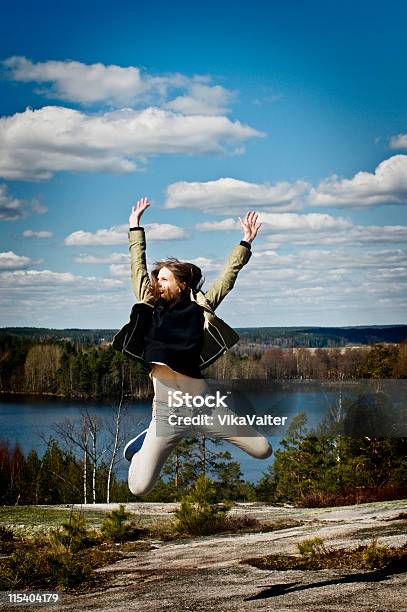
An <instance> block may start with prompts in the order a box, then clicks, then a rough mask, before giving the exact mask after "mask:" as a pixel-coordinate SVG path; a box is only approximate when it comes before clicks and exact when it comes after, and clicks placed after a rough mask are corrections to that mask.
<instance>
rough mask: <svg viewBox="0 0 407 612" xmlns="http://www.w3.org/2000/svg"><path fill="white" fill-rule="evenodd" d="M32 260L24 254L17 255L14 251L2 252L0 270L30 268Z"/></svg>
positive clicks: (0, 254)
mask: <svg viewBox="0 0 407 612" xmlns="http://www.w3.org/2000/svg"><path fill="white" fill-rule="evenodd" d="M32 263H33V262H32V260H31V259H30V258H29V257H25V256H24V255H16V253H14V252H13V251H4V252H3V253H0V270H17V269H18V268H28V266H29V265H30V264H32Z"/></svg>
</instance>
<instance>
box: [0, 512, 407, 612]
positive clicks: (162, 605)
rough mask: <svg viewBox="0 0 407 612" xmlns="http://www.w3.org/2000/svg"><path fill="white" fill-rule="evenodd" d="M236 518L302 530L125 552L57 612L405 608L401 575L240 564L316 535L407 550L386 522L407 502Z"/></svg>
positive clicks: (400, 531) (394, 523) (394, 525)
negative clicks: (280, 522)
mask: <svg viewBox="0 0 407 612" xmlns="http://www.w3.org/2000/svg"><path fill="white" fill-rule="evenodd" d="M100 506H101V507H100V509H101V510H106V509H107V507H106V505H104V504H103V505H100ZM113 506H114V505H113V504H112V505H111V506H110V507H109V509H111V508H112V507H113ZM175 506H176V505H175V504H168V505H167V504H142V503H138V504H128V505H127V509H128V510H130V511H132V512H134V513H136V514H143V515H159V514H168V512H173V510H174V509H175ZM92 510H95V507H94V506H92ZM233 512H235V513H238V514H252V515H255V516H256V517H258V518H259V519H264V520H276V519H281V518H292V519H298V520H301V521H304V522H305V524H304V525H302V526H300V527H294V528H290V529H283V530H280V531H274V532H270V533H256V534H248V535H239V536H210V537H204V538H195V539H192V540H188V541H187V540H184V541H181V542H180V541H177V542H170V543H161V542H154V543H153V548H152V549H151V550H149V551H145V552H141V551H139V552H134V553H129V555H128V556H127V557H126V558H125V559H122V560H121V561H119V562H117V563H115V564H113V565H111V566H108V567H105V568H103V569H101V570H99V573H100V574H101V575H103V577H104V578H105V580H103V581H101V586H100V587H97V588H96V590H95V591H94V592H91V593H84V594H77V595H72V594H69V595H68V594H65V595H63V601H62V604H61V605H59V606H58V610H61V611H64V612H68V611H70V612H76V611H77V610H100V611H103V612H120V611H122V610H123V611H124V610H125V611H126V612H127V611H128V610H135V609H137V610H143V612H161V611H164V610H165V611H168V610H171V611H172V612H184V611H187V610H194V611H209V610H211V611H213V610H215V611H220V612H227V611H232V610H233V611H235V610H239V611H240V610H242V611H254V610H256V611H257V610H260V611H263V610H264V611H265V610H273V612H286V611H287V612H288V611H290V612H297V611H304V610H305V611H308V610H309V611H310V612H311V611H312V612H319V611H320V612H322V611H323V612H328V611H329V612H336V611H338V612H339V611H340V612H344V610H346V612H354V611H363V612H390V611H396V610H397V612H402V611H403V610H407V574H406V573H389V572H386V571H366V572H360V571H342V570H341V571H340V570H332V569H330V570H320V571H297V570H295V571H265V570H260V569H257V568H255V567H251V566H249V565H245V564H241V561H244V560H245V559H248V558H249V557H256V556H257V557H260V556H263V555H266V554H270V553H277V552H280V553H295V552H296V543H297V542H299V541H301V540H303V539H306V538H309V537H315V536H317V535H318V536H319V537H321V538H323V539H324V540H325V543H326V544H328V545H330V546H333V547H342V546H351V545H358V544H361V543H367V542H369V541H371V539H372V537H375V536H376V537H378V539H379V542H381V543H386V544H388V545H391V546H396V545H401V544H404V543H405V542H406V540H407V534H406V532H405V530H404V528H403V524H404V525H405V524H406V522H405V520H404V522H403V521H400V520H392V519H395V517H397V515H399V513H401V512H403V513H404V512H407V501H392V502H376V503H372V504H363V505H360V506H347V507H339V508H326V509H298V508H289V507H287V508H281V507H279V508H275V507H270V506H265V505H261V504H237V505H236V506H235V507H234V508H233ZM48 608H49V606H48ZM9 609H10V607H9ZM35 609H36V610H39V609H41V608H39V607H36V608H35ZM44 609H45V608H44Z"/></svg>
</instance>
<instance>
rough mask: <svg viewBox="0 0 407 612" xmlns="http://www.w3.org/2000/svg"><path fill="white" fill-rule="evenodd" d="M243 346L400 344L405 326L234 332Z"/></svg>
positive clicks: (239, 330)
mask: <svg viewBox="0 0 407 612" xmlns="http://www.w3.org/2000/svg"><path fill="white" fill-rule="evenodd" d="M237 331H238V333H239V335H240V338H241V340H242V341H244V342H248V343H253V344H259V345H262V346H279V347H282V348H294V347H307V348H324V347H338V346H349V345H352V346H355V345H370V344H377V343H380V342H384V343H400V342H403V341H404V340H406V339H407V325H369V326H366V327H362V326H358V327H256V328H251V327H242V328H240V329H238V330H237Z"/></svg>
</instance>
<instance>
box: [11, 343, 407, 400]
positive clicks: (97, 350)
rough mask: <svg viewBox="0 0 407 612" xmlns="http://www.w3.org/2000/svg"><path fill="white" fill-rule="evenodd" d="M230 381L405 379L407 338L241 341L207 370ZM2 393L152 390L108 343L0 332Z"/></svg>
mask: <svg viewBox="0 0 407 612" xmlns="http://www.w3.org/2000/svg"><path fill="white" fill-rule="evenodd" d="M205 376H206V377H207V378H212V379H215V380H219V381H225V380H231V379H244V380H263V381H285V380H318V381H340V380H357V379H365V378H366V379H372V378H373V379H378V378H394V379H401V378H406V377H407V342H403V343H401V344H390V345H385V344H376V345H373V346H360V347H345V348H330V349H324V348H319V349H307V348H301V347H300V348H290V349H284V348H280V347H270V348H265V349H257V351H253V350H246V349H245V345H244V343H239V344H238V345H237V346H236V348H233V349H232V350H231V351H230V352H229V353H227V354H225V355H224V356H223V357H222V358H221V359H219V360H218V361H217V362H215V363H214V364H213V365H212V366H210V367H209V368H208V369H206V370H205ZM0 393H2V394H13V393H19V394H26V395H50V396H56V397H62V398H72V399H89V400H94V399H105V400H106V399H117V398H118V397H120V396H122V395H124V396H125V397H127V398H138V399H143V398H147V397H150V396H151V394H152V388H151V382H150V379H149V378H148V373H147V370H146V369H145V368H144V367H143V366H142V365H141V364H139V363H136V362H135V361H132V360H131V359H129V358H127V357H126V356H124V355H123V354H121V353H119V352H117V351H115V350H114V349H113V348H112V346H111V345H110V344H109V343H108V342H104V343H102V344H97V345H95V344H86V343H85V344H83V343H80V342H72V341H71V340H66V339H64V340H58V339H44V340H41V341H40V340H37V339H36V338H30V337H25V336H21V335H15V334H5V333H3V334H0Z"/></svg>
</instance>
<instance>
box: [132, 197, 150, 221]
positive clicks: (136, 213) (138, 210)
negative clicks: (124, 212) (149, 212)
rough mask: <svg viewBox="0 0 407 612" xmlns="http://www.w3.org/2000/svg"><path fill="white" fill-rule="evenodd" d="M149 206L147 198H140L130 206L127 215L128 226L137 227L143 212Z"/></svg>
mask: <svg viewBox="0 0 407 612" xmlns="http://www.w3.org/2000/svg"><path fill="white" fill-rule="evenodd" d="M149 206H150V202H149V201H148V198H141V200H139V201H138V202H137V204H136V205H135V206H132V208H131V213H130V217H129V226H130V227H138V226H139V222H140V219H141V215H142V214H143V212H144V211H145V210H146V208H148V207H149Z"/></svg>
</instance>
